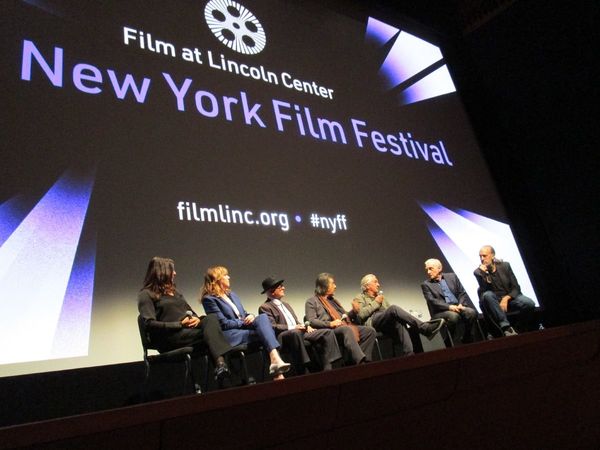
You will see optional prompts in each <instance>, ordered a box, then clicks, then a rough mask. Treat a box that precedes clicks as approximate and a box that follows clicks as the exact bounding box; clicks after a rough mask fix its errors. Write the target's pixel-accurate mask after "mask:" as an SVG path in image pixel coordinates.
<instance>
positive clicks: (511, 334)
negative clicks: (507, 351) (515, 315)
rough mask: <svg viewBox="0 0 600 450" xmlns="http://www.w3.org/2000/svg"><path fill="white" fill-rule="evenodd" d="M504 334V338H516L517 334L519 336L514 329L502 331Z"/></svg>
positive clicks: (509, 328)
mask: <svg viewBox="0 0 600 450" xmlns="http://www.w3.org/2000/svg"><path fill="white" fill-rule="evenodd" d="M502 332H503V333H504V336H516V335H517V334H519V333H517V332H516V331H515V329H514V328H513V327H508V328H505V329H504V330H502Z"/></svg>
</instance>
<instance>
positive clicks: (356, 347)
mask: <svg viewBox="0 0 600 450" xmlns="http://www.w3.org/2000/svg"><path fill="white" fill-rule="evenodd" d="M358 331H359V341H358V342H356V338H355V337H354V332H353V331H352V328H351V327H349V326H341V327H337V328H334V329H333V332H334V334H335V336H336V338H337V340H338V343H339V344H340V345H341V346H343V347H344V348H345V349H346V350H347V351H348V353H350V357H351V359H352V361H354V364H358V363H360V362H362V361H363V360H365V361H371V360H372V358H373V346H374V345H375V338H376V337H377V332H376V331H375V330H374V329H373V328H371V327H363V326H358Z"/></svg>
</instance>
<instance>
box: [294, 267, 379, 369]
mask: <svg viewBox="0 0 600 450" xmlns="http://www.w3.org/2000/svg"><path fill="white" fill-rule="evenodd" d="M335 289H336V285H335V280H334V279H333V275H331V274H329V273H321V274H319V276H318V277H317V280H316V282H315V296H314V297H311V298H309V299H308V300H306V304H305V305H304V306H305V311H306V320H308V322H309V323H310V326H311V327H313V328H317V329H323V328H324V329H332V330H333V332H334V334H335V336H336V338H337V339H338V342H339V343H340V344H341V345H343V346H344V348H345V349H346V350H347V351H348V353H349V355H350V358H351V359H352V361H353V362H354V364H361V363H364V362H367V361H371V357H372V353H373V346H374V345H375V339H376V337H377V332H376V331H375V329H374V328H371V327H365V326H361V325H354V324H352V323H351V322H350V319H349V317H348V314H347V313H346V311H345V310H344V308H343V306H342V305H341V304H340V302H338V301H337V300H336V299H335V298H334V297H333V294H334V292H335Z"/></svg>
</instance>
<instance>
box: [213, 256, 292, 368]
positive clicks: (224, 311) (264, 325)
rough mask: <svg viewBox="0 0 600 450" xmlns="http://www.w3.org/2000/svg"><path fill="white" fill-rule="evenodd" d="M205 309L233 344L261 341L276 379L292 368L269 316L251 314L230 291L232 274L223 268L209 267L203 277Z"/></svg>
mask: <svg viewBox="0 0 600 450" xmlns="http://www.w3.org/2000/svg"><path fill="white" fill-rule="evenodd" d="M201 297H202V306H204V311H206V314H208V316H209V317H210V316H214V317H217V318H218V320H219V324H220V325H221V329H222V330H223V333H224V334H225V337H226V338H227V340H228V341H229V343H230V344H231V345H240V344H247V343H249V342H260V343H261V344H262V345H263V347H264V348H265V349H266V350H267V352H268V353H269V358H270V359H271V365H270V367H269V374H270V375H273V377H274V378H275V379H276V380H280V379H283V378H284V376H283V374H284V373H285V372H287V371H288V370H289V368H290V364H289V363H286V362H284V361H283V360H282V359H281V357H280V356H279V352H278V350H277V349H278V348H279V342H278V341H277V338H276V337H275V332H274V331H273V327H272V326H271V322H270V321H269V318H268V317H267V315H266V314H259V315H258V316H255V315H254V314H250V313H248V312H247V311H246V310H245V309H244V306H243V305H242V301H241V300H240V298H239V297H238V296H237V295H236V294H235V293H234V292H232V291H231V286H230V283H229V271H228V270H227V268H225V267H223V266H215V267H209V268H208V270H207V271H206V273H205V274H204V285H203V286H202V293H201Z"/></svg>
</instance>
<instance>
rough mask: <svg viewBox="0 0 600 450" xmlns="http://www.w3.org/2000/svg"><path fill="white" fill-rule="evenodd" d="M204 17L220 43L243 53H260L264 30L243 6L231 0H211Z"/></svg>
mask: <svg viewBox="0 0 600 450" xmlns="http://www.w3.org/2000/svg"><path fill="white" fill-rule="evenodd" d="M204 19H205V20H206V24H207V25H208V28H210V31H212V33H213V34H214V35H215V36H216V37H217V39H218V40H219V41H221V43H223V44H224V45H226V46H227V47H229V48H230V49H232V50H234V51H236V52H238V53H243V54H245V55H256V54H257V53H260V52H261V51H262V50H263V49H264V48H265V45H266V44H267V36H266V35H265V30H264V29H263V27H262V25H261V24H260V22H259V21H258V19H257V18H256V17H255V16H254V14H252V12H250V11H249V10H248V9H247V8H246V7H245V6H243V5H240V4H239V3H237V2H234V1H232V0H211V1H209V2H208V3H207V5H206V7H205V8H204Z"/></svg>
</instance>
